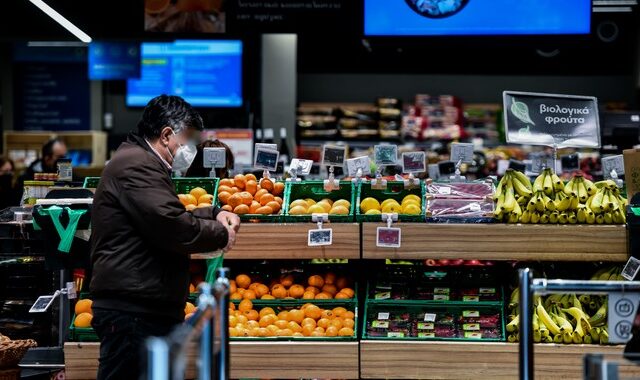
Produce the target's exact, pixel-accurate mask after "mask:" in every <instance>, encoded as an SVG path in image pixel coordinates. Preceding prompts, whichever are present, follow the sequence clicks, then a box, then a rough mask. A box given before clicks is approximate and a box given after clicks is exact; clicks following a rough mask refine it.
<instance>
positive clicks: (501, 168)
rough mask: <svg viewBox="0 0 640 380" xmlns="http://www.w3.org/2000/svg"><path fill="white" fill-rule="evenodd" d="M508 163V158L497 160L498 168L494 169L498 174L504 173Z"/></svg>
mask: <svg viewBox="0 0 640 380" xmlns="http://www.w3.org/2000/svg"><path fill="white" fill-rule="evenodd" d="M510 163H511V161H509V160H498V168H497V169H496V173H497V174H498V175H504V173H506V172H507V169H509V165H510Z"/></svg>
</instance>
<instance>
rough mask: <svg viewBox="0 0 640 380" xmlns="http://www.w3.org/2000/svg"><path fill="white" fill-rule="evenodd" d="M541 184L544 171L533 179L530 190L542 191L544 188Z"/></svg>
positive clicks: (542, 183)
mask: <svg viewBox="0 0 640 380" xmlns="http://www.w3.org/2000/svg"><path fill="white" fill-rule="evenodd" d="M543 186H544V171H543V172H542V173H540V175H539V176H537V177H536V179H535V180H534V181H533V187H532V190H533V192H534V193H535V192H538V191H543V190H544V188H543Z"/></svg>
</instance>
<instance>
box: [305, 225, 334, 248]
mask: <svg viewBox="0 0 640 380" xmlns="http://www.w3.org/2000/svg"><path fill="white" fill-rule="evenodd" d="M307 238H308V239H307V245H308V246H309V247H319V246H324V245H331V244H333V228H322V229H315V230H309V234H308V237H307Z"/></svg>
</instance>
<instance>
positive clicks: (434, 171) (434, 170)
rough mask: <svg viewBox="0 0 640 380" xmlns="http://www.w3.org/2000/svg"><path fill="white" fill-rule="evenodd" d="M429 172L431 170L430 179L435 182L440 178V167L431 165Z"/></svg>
mask: <svg viewBox="0 0 640 380" xmlns="http://www.w3.org/2000/svg"><path fill="white" fill-rule="evenodd" d="M428 170H429V178H431V179H433V180H434V181H435V180H437V179H438V178H440V165H438V164H429V166H428Z"/></svg>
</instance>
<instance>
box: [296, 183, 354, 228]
mask: <svg viewBox="0 0 640 380" xmlns="http://www.w3.org/2000/svg"><path fill="white" fill-rule="evenodd" d="M284 192H285V198H284V219H285V221H286V222H290V223H309V222H311V215H289V204H290V203H291V202H293V201H294V200H297V199H306V198H311V199H313V200H315V201H319V200H321V199H322V198H329V199H331V200H333V201H335V200H338V199H345V200H347V201H349V202H350V203H351V208H350V209H349V215H329V221H331V222H341V223H349V222H353V218H354V214H353V213H354V209H355V205H354V201H355V193H356V189H355V185H354V184H353V182H351V181H341V182H340V189H338V190H334V191H330V192H327V191H325V190H324V181H302V182H288V183H287V185H286V186H285V190H284Z"/></svg>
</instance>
